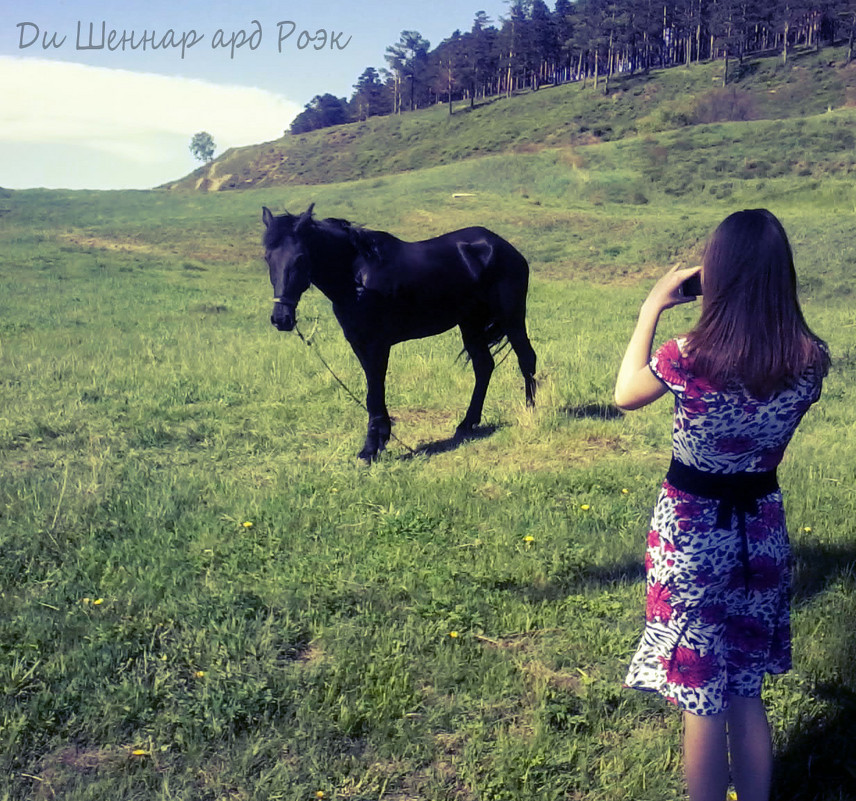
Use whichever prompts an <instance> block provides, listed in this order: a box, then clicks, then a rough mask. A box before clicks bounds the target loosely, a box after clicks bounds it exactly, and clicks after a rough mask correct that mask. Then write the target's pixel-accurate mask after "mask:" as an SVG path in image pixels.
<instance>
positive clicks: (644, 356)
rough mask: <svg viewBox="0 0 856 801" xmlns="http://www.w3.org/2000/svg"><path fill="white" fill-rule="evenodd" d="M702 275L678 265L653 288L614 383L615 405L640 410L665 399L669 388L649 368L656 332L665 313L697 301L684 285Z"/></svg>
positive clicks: (698, 268)
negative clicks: (663, 397)
mask: <svg viewBox="0 0 856 801" xmlns="http://www.w3.org/2000/svg"><path fill="white" fill-rule="evenodd" d="M699 272H701V267H681V266H680V264H676V265H675V266H674V267H672V269H671V270H669V272H667V273H666V274H665V275H664V276H663V277H662V278H660V280H659V281H657V283H656V284H654V287H653V288H652V289H651V291H650V292H649V293H648V297H647V298H645V301H644V303H643V304H642V308H641V309H640V311H639V320H638V321H637V323H636V328H635V329H634V331H633V335H632V336H631V337H630V342H629V343H628V345H627V350H626V352H625V354H624V359H623V360H622V362H621V368H620V369H619V371H618V378H617V379H616V382H615V403H616V405H617V406H618V407H620V408H621V409H638V408H639V407H640V406H646V405H647V404H649V403H651V402H652V401H655V400H657V398H659V397H661V396H662V395H665V393H666V391H667V387H666V385H665V384H664V383H663V382H662V381H660V379H659V378H657V376H655V375H654V373H653V372H651V369H650V368H649V367H648V360H649V359H650V358H651V344H652V343H653V341H654V332H655V331H656V329H657V322H658V321H659V319H660V314H661V313H662V312H663V311H665V310H666V309H670V308H671V307H672V306H677V305H678V304H679V303H690V302H692V301H694V300H695V296H694V295H684V294H683V293H682V292H681V284H683V282H684V281H686V280H687V279H688V278H690V277H691V276H693V275H696V274H697V273H699Z"/></svg>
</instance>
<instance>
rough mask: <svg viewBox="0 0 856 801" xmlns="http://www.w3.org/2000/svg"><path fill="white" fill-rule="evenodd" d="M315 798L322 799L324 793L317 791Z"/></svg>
mask: <svg viewBox="0 0 856 801" xmlns="http://www.w3.org/2000/svg"><path fill="white" fill-rule="evenodd" d="M315 797H316V798H323V797H324V791H323V790H319V791H318V792H317V793H315Z"/></svg>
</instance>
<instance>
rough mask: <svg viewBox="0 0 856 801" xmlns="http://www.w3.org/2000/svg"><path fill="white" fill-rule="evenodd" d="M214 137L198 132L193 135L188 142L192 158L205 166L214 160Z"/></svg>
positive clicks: (204, 132)
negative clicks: (202, 162)
mask: <svg viewBox="0 0 856 801" xmlns="http://www.w3.org/2000/svg"><path fill="white" fill-rule="evenodd" d="M215 148H216V145H215V144H214V137H212V136H211V134H210V133H208V132H207V131H200V132H199V133H197V134H194V135H193V139H191V140H190V152H191V153H192V154H193V158H195V159H199V161H204V162H205V163H206V164H207V163H208V162H209V161H211V160H212V159H213V158H214V149H215Z"/></svg>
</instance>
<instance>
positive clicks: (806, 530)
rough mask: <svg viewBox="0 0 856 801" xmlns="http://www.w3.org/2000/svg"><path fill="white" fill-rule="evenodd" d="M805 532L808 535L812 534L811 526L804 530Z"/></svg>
mask: <svg viewBox="0 0 856 801" xmlns="http://www.w3.org/2000/svg"><path fill="white" fill-rule="evenodd" d="M803 531H804V532H805V533H806V534H811V526H806V527H805V528H804V529H803Z"/></svg>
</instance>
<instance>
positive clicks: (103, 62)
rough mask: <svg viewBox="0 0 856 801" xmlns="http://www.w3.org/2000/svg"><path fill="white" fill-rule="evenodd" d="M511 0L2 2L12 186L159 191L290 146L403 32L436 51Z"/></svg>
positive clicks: (0, 53) (4, 181)
mask: <svg viewBox="0 0 856 801" xmlns="http://www.w3.org/2000/svg"><path fill="white" fill-rule="evenodd" d="M482 10H483V11H485V12H486V13H487V14H488V16H489V18H490V19H491V20H493V21H494V23H497V24H498V23H499V20H500V17H503V16H505V15H506V14H507V13H508V4H507V2H506V0H472V2H471V3H468V2H467V0H430V2H425V1H424V0H422V2H412V1H411V0H400V2H395V0H363V1H362V2H361V0H319V1H318V2H313V3H309V2H305V0H303V2H299V3H298V2H293V0H279V2H275V1H274V0H244V2H241V3H238V2H230V3H227V2H222V1H221V0H208V2H201V0H171V2H167V0H149V2H136V1H135V2H117V0H113V2H111V3H107V2H103V0H23V1H22V0H3V2H2V8H0V187H4V188H7V189H28V188H36V187H46V188H51V189H60V188H62V189H102V190H104V189H148V188H151V187H154V186H158V185H160V184H163V183H166V182H167V181H171V180H175V179H177V178H180V177H182V176H184V175H186V174H187V173H189V172H191V171H192V170H194V169H195V168H196V167H198V166H199V162H197V161H195V160H194V158H193V156H192V155H191V154H190V150H189V144H190V140H191V138H192V137H193V135H194V134H195V133H197V132H198V131H207V132H208V133H210V134H211V135H212V137H213V139H214V142H215V144H216V154H220V153H222V152H223V151H224V150H226V149H227V148H229V147H239V146H241V145H249V144H255V143H258V142H266V141H270V140H273V139H277V138H279V137H280V136H282V134H283V132H284V131H285V130H287V128H288V126H289V124H290V122H291V120H292V119H293V118H294V117H295V115H296V114H298V113H300V111H302V110H303V108H304V106H305V105H306V104H307V103H309V102H310V101H311V100H312V98H313V97H314V96H315V95H319V94H324V93H326V92H329V93H331V94H334V95H336V96H337V97H346V98H350V96H351V94H352V93H353V85H354V84H355V83H356V81H357V79H358V78H359V76H360V75H361V74H362V72H363V71H364V70H365V69H366V67H375V68H376V69H381V68H383V67H386V66H387V65H386V62H385V60H384V54H385V52H386V48H387V47H388V46H389V45H392V44H395V43H396V42H398V41H399V38H400V36H401V32H402V31H404V30H415V31H418V32H419V33H421V34H422V36H423V37H425V38H426V39H427V40H428V41H429V42H430V43H431V47H432V48H433V47H435V46H436V45H438V44H439V43H440V42H441V41H442V40H443V39H445V38H447V37H448V36H450V35H451V34H452V33H453V32H454V31H455V30H456V29H460V30H462V31H466V30H469V29H470V28H471V26H472V21H473V18H474V17H475V15H476V12H478V11H482Z"/></svg>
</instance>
